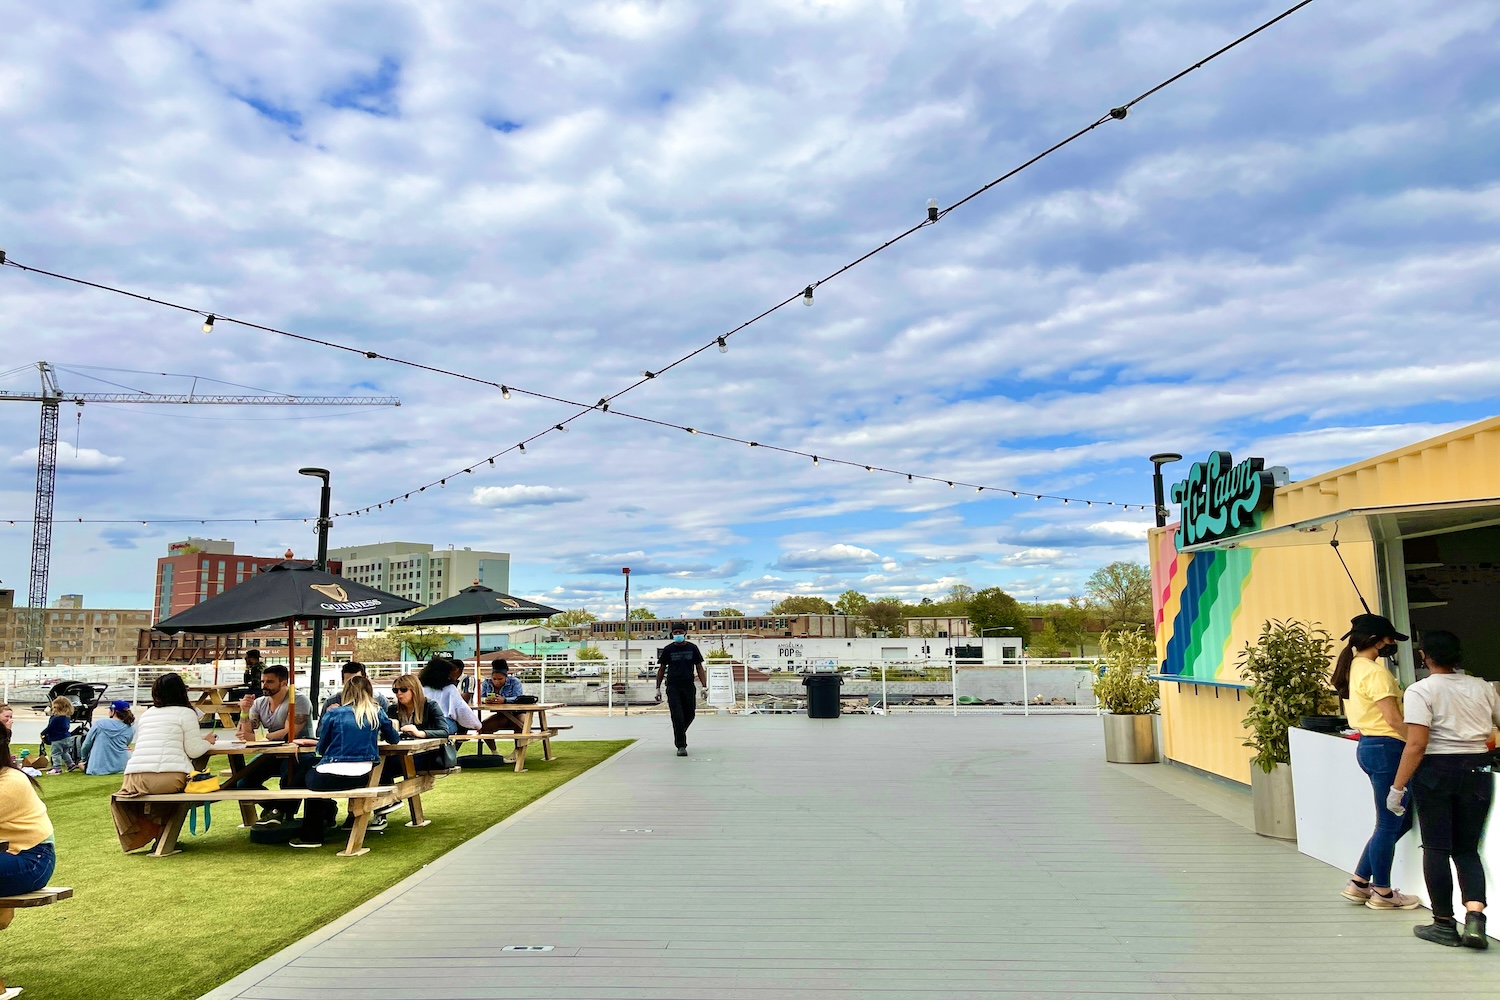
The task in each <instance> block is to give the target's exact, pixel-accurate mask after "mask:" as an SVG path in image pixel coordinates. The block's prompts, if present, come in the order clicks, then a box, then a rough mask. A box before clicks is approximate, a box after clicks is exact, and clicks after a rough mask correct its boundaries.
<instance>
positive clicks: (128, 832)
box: [110, 674, 214, 852]
mask: <svg viewBox="0 0 1500 1000" xmlns="http://www.w3.org/2000/svg"><path fill="white" fill-rule="evenodd" d="M151 705H152V707H151V708H148V709H146V711H144V712H142V713H141V717H140V719H139V720H138V721H137V722H136V725H135V750H134V752H132V753H131V755H130V760H129V762H128V763H126V765H125V780H124V782H123V783H122V784H121V785H120V794H119V796H118V797H117V798H115V799H112V800H111V801H110V811H111V812H112V813H113V814H114V819H115V833H117V834H118V835H119V837H120V847H121V849H122V850H124V851H126V852H129V851H135V850H139V849H140V848H142V847H145V846H146V845H147V844H149V843H151V842H152V841H153V840H155V839H156V838H157V837H159V836H161V833H162V829H163V826H164V820H165V818H166V817H167V815H168V814H170V812H171V811H172V810H171V807H166V808H161V807H158V809H157V811H156V812H155V813H153V809H152V806H151V805H150V804H149V803H144V802H141V803H136V802H130V801H123V802H122V801H120V799H122V798H123V799H127V800H128V798H129V797H130V796H132V795H170V794H174V793H176V792H180V791H182V790H183V789H184V788H186V787H187V780H188V775H190V774H192V773H193V770H194V768H193V760H194V759H195V758H198V757H202V756H204V755H205V754H207V753H208V752H209V750H211V749H213V743H214V734H213V733H209V734H208V737H207V738H206V739H205V738H204V737H203V735H202V734H201V733H200V732H199V730H198V713H197V711H196V710H195V709H194V708H193V707H192V706H191V704H189V702H188V691H187V685H186V684H185V683H183V680H182V677H181V676H180V675H178V674H162V675H161V676H160V677H158V678H157V679H156V683H155V684H152V685H151Z"/></svg>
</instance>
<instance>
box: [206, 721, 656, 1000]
mask: <svg viewBox="0 0 1500 1000" xmlns="http://www.w3.org/2000/svg"><path fill="white" fill-rule="evenodd" d="M639 743H640V741H639V740H631V742H630V743H629V744H628V745H626V746H624V747H621V748H620V749H619V750H617V751H616V752H614V753H612V754H610V755H609V756H608V757H606V758H605V759H604V760H601V761H600V762H599V763H597V764H595V765H594V766H593V767H591V768H589V769H588V770H587V771H586V772H584V773H583V774H580V775H579V776H578V777H577V778H574V779H573V781H568V782H565V783H564V784H562V785H559V786H558V787H556V788H554V789H552V791H550V792H548V793H547V794H546V795H543V796H542V797H541V798H539V799H537V800H535V801H533V802H528V803H526V804H525V805H524V806H522V807H521V808H520V809H517V810H516V811H515V812H513V813H511V814H510V815H509V816H507V817H505V818H504V819H502V820H501V821H500V822H498V823H496V824H495V825H494V826H492V827H490V828H489V829H487V830H485V831H484V832H482V833H480V834H479V835H477V836H474V837H470V838H469V839H468V840H466V841H464V842H463V843H461V844H459V845H458V846H457V847H455V848H453V850H451V851H449V852H448V853H447V854H444V855H442V856H440V857H438V858H437V859H435V860H433V861H429V862H428V863H427V864H425V865H423V866H422V867H421V868H418V869H417V870H416V871H414V872H412V873H411V874H410V875H408V876H406V877H405V878H403V879H402V880H401V881H399V882H397V883H396V884H395V885H393V886H391V887H390V888H388V889H385V890H384V891H382V892H381V893H380V894H379V895H377V896H374V897H373V898H371V899H367V900H365V901H364V902H363V903H361V904H359V905H358V906H356V907H355V908H354V909H352V910H350V911H349V912H348V913H345V914H344V915H342V916H339V917H335V918H334V919H333V920H331V921H329V922H328V923H326V924H324V925H323V926H322V927H319V928H318V929H316V930H314V931H313V932H312V933H310V934H307V935H305V936H303V937H301V938H298V939H297V940H296V941H293V942H292V943H291V944H289V945H287V946H286V947H285V948H283V949H281V950H280V951H278V952H276V953H275V954H273V955H268V956H267V957H265V958H263V959H261V960H260V961H259V962H256V963H255V964H254V965H252V966H250V968H248V969H246V970H245V971H244V972H241V973H240V974H239V975H237V976H235V977H234V978H233V979H230V980H229V981H227V982H224V983H221V984H220V985H218V986H215V987H214V988H213V989H212V990H210V991H208V992H207V993H205V994H203V996H201V997H200V998H199V1000H233V998H235V997H238V996H240V995H242V994H243V993H244V991H246V990H249V989H253V988H255V987H256V986H259V985H260V983H261V982H262V981H263V980H265V979H266V978H267V977H269V976H270V975H271V974H272V973H275V972H277V971H279V970H280V969H283V968H285V967H286V966H288V965H291V964H292V962H294V961H296V960H297V959H298V958H301V957H302V956H303V955H305V954H307V952H309V951H311V950H312V949H313V948H315V947H317V946H318V945H320V944H322V943H323V942H325V941H327V940H329V939H330V938H333V937H337V936H338V935H339V934H340V933H342V932H343V931H344V930H346V929H347V928H348V927H350V926H351V925H352V924H355V923H357V922H358V921H360V920H363V919H364V918H365V917H367V916H369V915H370V914H372V913H375V912H376V911H378V910H380V909H382V908H383V907H385V906H387V905H388V904H390V903H393V902H395V901H396V900H397V899H399V898H400V897H401V896H403V895H405V894H406V893H407V891H409V890H410V889H412V888H414V887H415V886H416V885H417V883H419V882H421V881H422V880H423V879H424V878H426V877H427V876H428V875H430V874H431V873H432V872H433V870H434V869H437V868H446V867H447V866H448V865H450V864H453V863H454V862H453V861H452V858H453V856H454V855H455V854H457V853H458V852H459V851H461V850H463V849H464V848H465V847H467V846H468V845H470V844H483V843H486V842H488V841H489V840H490V839H492V838H494V837H497V836H499V835H500V832H501V831H502V830H503V829H505V828H506V827H508V826H510V825H511V824H512V823H516V822H519V821H520V820H521V818H522V817H524V816H526V815H527V814H528V813H530V812H531V811H532V810H534V809H538V808H540V807H541V806H542V805H544V804H545V803H548V802H551V801H552V800H553V799H554V798H557V797H558V796H561V795H562V794H563V793H564V792H566V791H568V790H569V789H572V788H575V787H577V786H576V785H574V783H573V782H574V781H578V780H579V779H581V778H587V777H589V776H591V775H594V774H597V773H598V772H600V771H601V770H603V769H604V768H606V767H608V766H609V765H611V764H613V763H614V762H615V761H617V760H619V759H620V758H621V757H623V756H625V755H626V754H627V753H629V752H630V751H631V750H634V749H635V748H636V746H638V745H639ZM462 774H463V772H461V771H460V772H459V776H460V777H462Z"/></svg>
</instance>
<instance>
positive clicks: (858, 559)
mask: <svg viewBox="0 0 1500 1000" xmlns="http://www.w3.org/2000/svg"><path fill="white" fill-rule="evenodd" d="M883 561H884V560H883V558H882V557H881V555H880V554H879V553H878V552H873V551H871V550H870V549H865V548H860V547H859V546H858V545H848V544H845V543H844V542H838V543H836V544H833V545H825V546H823V547H821V548H815V549H799V550H797V551H795V552H783V553H782V554H781V558H780V559H777V560H776V562H775V563H774V564H773V565H774V568H775V569H779V570H792V571H807V570H824V571H827V570H848V569H859V568H861V567H864V566H870V565H873V564H875V563H878V562H883Z"/></svg>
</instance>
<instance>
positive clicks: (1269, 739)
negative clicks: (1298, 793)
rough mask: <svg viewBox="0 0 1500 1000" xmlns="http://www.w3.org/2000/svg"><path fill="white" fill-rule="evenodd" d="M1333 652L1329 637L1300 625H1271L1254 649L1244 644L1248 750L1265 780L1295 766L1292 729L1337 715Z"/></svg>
mask: <svg viewBox="0 0 1500 1000" xmlns="http://www.w3.org/2000/svg"><path fill="white" fill-rule="evenodd" d="M1332 651H1333V640H1332V639H1331V638H1330V637H1329V635H1328V633H1327V632H1325V631H1323V630H1322V629H1320V628H1314V627H1313V626H1311V625H1308V624H1307V623H1306V622H1299V621H1296V620H1288V621H1284V622H1283V621H1275V620H1273V621H1268V622H1266V623H1265V624H1264V625H1263V626H1261V630H1260V637H1259V638H1257V639H1256V640H1255V642H1254V643H1253V644H1252V643H1248V642H1247V643H1245V651H1244V652H1243V653H1241V654H1240V672H1241V674H1242V675H1243V676H1244V678H1245V679H1246V680H1247V681H1249V682H1250V687H1249V695H1250V713H1249V714H1248V715H1246V716H1245V728H1247V729H1249V730H1250V738H1249V739H1248V740H1246V741H1245V744H1244V745H1245V746H1247V747H1250V748H1251V749H1253V750H1254V751H1255V756H1254V757H1252V758H1251V763H1253V764H1255V765H1256V766H1257V767H1259V768H1260V769H1261V770H1262V771H1264V772H1266V773H1267V774H1270V773H1271V772H1272V771H1274V770H1275V769H1276V765H1277V764H1290V763H1291V761H1292V753H1291V748H1290V746H1289V745H1288V743H1287V730H1288V729H1290V728H1291V727H1292V726H1295V725H1297V724H1298V722H1300V721H1301V719H1302V717H1303V716H1304V715H1322V714H1325V713H1333V712H1337V711H1338V695H1336V694H1335V693H1334V690H1333V688H1332V687H1330V686H1329V683H1328V667H1329V657H1330V656H1331V655H1332Z"/></svg>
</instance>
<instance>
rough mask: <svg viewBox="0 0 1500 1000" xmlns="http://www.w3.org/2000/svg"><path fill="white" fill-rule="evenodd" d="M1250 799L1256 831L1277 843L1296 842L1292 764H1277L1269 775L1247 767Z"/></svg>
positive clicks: (1295, 809)
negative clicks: (1280, 841) (1248, 769)
mask: <svg viewBox="0 0 1500 1000" xmlns="http://www.w3.org/2000/svg"><path fill="white" fill-rule="evenodd" d="M1250 799H1251V802H1252V804H1253V805H1254V807H1255V832H1256V833H1258V834H1260V835H1261V836H1262V837H1275V838H1276V839H1277V840H1296V839H1297V803H1296V800H1295V799H1294V798H1293V796H1292V765H1290V764H1277V765H1276V770H1274V771H1272V772H1271V773H1270V774H1267V773H1266V772H1264V771H1262V770H1261V769H1260V768H1259V767H1258V766H1256V765H1254V764H1251V765H1250Z"/></svg>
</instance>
